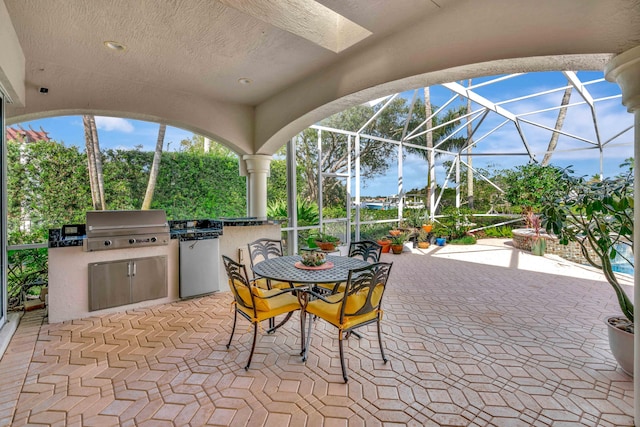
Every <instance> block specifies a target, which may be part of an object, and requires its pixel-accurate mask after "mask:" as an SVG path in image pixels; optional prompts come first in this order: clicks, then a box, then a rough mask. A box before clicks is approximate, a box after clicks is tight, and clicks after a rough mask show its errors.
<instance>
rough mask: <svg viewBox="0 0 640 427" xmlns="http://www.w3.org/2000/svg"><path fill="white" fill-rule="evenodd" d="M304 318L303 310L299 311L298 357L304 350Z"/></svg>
mask: <svg viewBox="0 0 640 427" xmlns="http://www.w3.org/2000/svg"><path fill="white" fill-rule="evenodd" d="M305 321H306V316H305V312H304V310H300V339H301V341H300V356H302V355H303V354H304V350H305V346H304V344H305V339H304V326H305Z"/></svg>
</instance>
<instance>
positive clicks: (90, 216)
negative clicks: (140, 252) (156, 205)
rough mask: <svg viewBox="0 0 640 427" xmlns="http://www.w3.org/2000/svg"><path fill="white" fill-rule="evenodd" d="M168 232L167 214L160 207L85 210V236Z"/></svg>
mask: <svg viewBox="0 0 640 427" xmlns="http://www.w3.org/2000/svg"><path fill="white" fill-rule="evenodd" d="M168 232H169V223H168V222H167V216H166V214H165V211H163V210H161V209H153V210H144V211H143V210H140V211H88V212H87V238H92V237H106V236H130V235H137V234H151V233H168Z"/></svg>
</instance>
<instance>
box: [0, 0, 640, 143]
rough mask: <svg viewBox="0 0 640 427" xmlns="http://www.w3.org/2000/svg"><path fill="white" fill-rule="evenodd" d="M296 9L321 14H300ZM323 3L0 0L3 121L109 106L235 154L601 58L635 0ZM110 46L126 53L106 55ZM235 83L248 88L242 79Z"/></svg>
mask: <svg viewBox="0 0 640 427" xmlns="http://www.w3.org/2000/svg"><path fill="white" fill-rule="evenodd" d="M306 3H307V4H308V10H310V11H311V10H315V11H316V12H314V14H312V15H309V16H306V17H305V15H304V12H305V10H306V9H305V4H306ZM318 3H319V4H316V2H311V1H308V0H278V1H276V0H270V1H266V0H246V1H240V0H222V1H213V0H164V1H163V0H137V1H130V0H91V1H79V0H78V1H76V0H69V1H51V0H4V5H5V6H6V15H7V16H8V19H5V20H4V21H2V20H1V18H2V13H0V24H8V25H4V27H5V28H4V30H0V48H2V47H3V46H4V45H8V46H11V41H12V37H15V38H16V39H17V40H18V43H19V49H20V50H21V51H22V55H23V57H24V58H23V60H24V64H23V67H24V76H22V80H20V79H18V78H15V76H13V78H12V73H11V72H10V70H11V68H12V66H17V65H20V64H16V62H20V59H19V57H20V56H19V55H14V57H13V58H8V57H5V58H4V59H3V58H2V55H0V83H2V82H4V86H5V91H6V92H8V94H9V96H10V97H11V100H12V104H11V105H9V107H8V109H7V122H8V123H12V122H16V121H21V120H25V119H33V118H38V117H44V116H48V115H60V114H79V113H82V112H88V113H94V114H103V115H116V116H117V115H120V116H126V117H132V118H140V119H146V120H155V121H163V122H165V123H168V124H172V125H174V126H180V127H183V128H185V129H190V130H193V131H194V132H198V133H201V134H204V135H208V136H212V137H214V138H216V139H218V140H219V141H221V142H223V143H226V144H227V145H229V146H230V147H232V148H234V149H235V150H236V151H237V152H239V153H256V152H273V151H274V150H275V149H276V148H277V147H278V146H280V145H282V144H283V143H284V142H285V141H286V139H287V138H290V137H291V136H292V135H293V134H295V133H296V132H297V131H299V130H300V129H301V128H304V127H306V126H308V125H309V124H312V123H313V122H314V121H316V120H318V119H320V118H322V117H324V116H326V115H328V114H330V113H332V112H335V111H337V109H343V108H344V107H346V106H349V105H353V104H354V103H357V102H360V101H361V100H362V98H366V97H367V96H370V97H375V96H379V95H384V94H387V93H390V92H393V91H397V90H398V89H408V88H410V87H415V85H419V84H425V83H428V82H429V81H431V80H433V81H434V82H435V81H437V80H442V79H445V78H446V77H445V75H446V74H443V75H442V76H440V75H438V74H437V73H439V72H443V71H444V72H446V73H449V75H451V70H454V69H455V70H460V69H461V68H460V67H463V68H462V70H463V72H462V73H460V74H465V71H464V70H466V68H464V67H467V66H468V67H469V70H473V69H474V67H475V69H476V70H477V69H485V70H490V71H491V72H497V71H506V69H507V68H518V66H519V65H518V64H519V63H520V64H526V66H525V68H526V67H528V68H533V69H535V68H540V69H545V68H546V67H554V66H558V67H561V66H565V67H567V66H569V65H568V64H571V63H572V61H573V62H580V61H581V62H582V63H585V64H586V65H587V67H588V68H589V67H591V68H597V67H599V66H601V64H602V61H603V58H608V57H609V56H610V55H612V54H615V53H619V52H621V51H623V50H626V49H628V48H631V47H633V46H635V45H637V44H640V2H639V1H637V0H610V1H608V2H601V1H598V0H566V1H564V2H560V3H558V2H555V1H550V0H549V1H540V2H531V3H535V5H533V4H530V2H515V3H514V2H511V1H508V0H490V1H489V0H488V1H487V2H482V3H481V2H476V1H469V0H434V1H426V0H393V1H388V0H351V1H342V0H321V1H319V2H318ZM0 6H1V5H0ZM324 9H326V10H329V9H330V10H332V11H333V12H336V13H337V14H339V15H341V16H343V17H344V20H348V21H349V22H351V23H352V24H353V25H354V26H353V27H350V28H351V29H350V30H349V31H347V32H349V33H350V34H351V33H353V32H354V31H355V33H357V34H355V36H354V37H355V39H354V40H356V41H357V40H360V41H358V42H356V43H355V44H353V45H352V46H351V47H348V48H344V49H343V50H340V49H341V47H340V46H343V45H342V44H341V43H342V42H341V41H339V40H338V39H339V38H340V37H341V35H340V32H339V31H338V30H336V27H335V26H332V25H327V28H324V26H325V22H327V21H323V20H322V19H320V18H321V17H319V16H317V15H318V12H317V11H318V10H324ZM289 11H290V12H289ZM0 12H3V11H2V10H0ZM294 12H295V13H294ZM341 19H342V18H341ZM11 26H13V32H12V31H11V28H10V27H11ZM0 27H2V25H0ZM339 28H342V27H339ZM354 28H355V30H354ZM336 31H337V32H336ZM369 32H370V33H371V34H370V35H367V33H369ZM351 35H353V34H351ZM325 39H327V40H329V41H327V42H326V43H327V44H325ZM108 40H112V41H117V42H120V43H122V44H124V45H125V46H126V50H124V51H122V52H116V51H112V50H109V49H107V48H105V47H104V45H103V42H105V41H108ZM314 40H315V42H314ZM317 43H320V44H325V45H326V46H336V49H331V48H326V47H322V46H321V45H320V44H317ZM334 50H336V51H337V52H336V51H334ZM8 51H10V50H8ZM572 55H573V56H572ZM576 55H577V56H576ZM603 55H604V56H603ZM607 55H609V56H607ZM531 57H541V61H540V62H539V64H541V65H540V66H538V67H536V64H537V63H536V62H535V61H534V64H533V65H532V63H531V61H530V60H529V61H528V62H526V61H525V62H522V61H521V62H519V63H518V62H517V61H514V62H512V63H511V62H510V63H508V64H504V66H503V67H502V68H500V67H497V68H496V67H491V66H488V65H482V64H487V63H491V62H492V61H505V60H508V59H518V58H520V59H521V58H531ZM549 57H551V58H554V57H563V58H570V59H569V60H568V61H565V60H564V59H562V60H558V61H555V60H553V59H551V60H550V59H548V58H549ZM581 57H583V58H582V59H580V58H581ZM16 58H18V60H17V61H16ZM584 58H586V59H584ZM562 64H565V65H562ZM503 69H504V70H503ZM18 70H19V72H18V73H17V74H20V73H21V72H22V71H21V69H20V68H19V67H18ZM3 73H4V75H3ZM13 74H16V73H15V72H14V73H13ZM425 76H426V77H425ZM243 78H245V79H249V80H250V81H251V83H250V84H241V83H239V79H243ZM442 81H444V80H442ZM7 82H8V83H7ZM402 82H405V83H402ZM21 85H23V86H24V87H23V88H21V87H20V86H21ZM407 85H413V86H407ZM40 87H47V88H49V93H48V95H46V96H43V95H41V94H40V93H39V92H38V89H39V88H40ZM12 89H13V90H12ZM12 94H13V96H12Z"/></svg>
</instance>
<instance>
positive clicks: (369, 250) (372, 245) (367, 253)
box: [318, 240, 382, 294]
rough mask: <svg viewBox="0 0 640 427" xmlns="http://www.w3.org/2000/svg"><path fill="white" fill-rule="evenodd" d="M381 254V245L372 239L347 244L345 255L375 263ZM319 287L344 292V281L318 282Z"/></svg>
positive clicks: (334, 291)
mask: <svg viewBox="0 0 640 427" xmlns="http://www.w3.org/2000/svg"><path fill="white" fill-rule="evenodd" d="M380 254H382V246H380V245H379V244H378V243H377V242H374V241H373V240H360V241H358V242H351V243H350V244H349V252H348V254H347V256H349V257H351V258H362V259H363V260H364V261H367V262H371V263H376V262H378V261H380ZM318 286H319V287H322V288H324V289H327V290H329V292H330V293H332V294H335V293H337V292H344V288H345V286H346V283H336V284H334V285H331V284H318Z"/></svg>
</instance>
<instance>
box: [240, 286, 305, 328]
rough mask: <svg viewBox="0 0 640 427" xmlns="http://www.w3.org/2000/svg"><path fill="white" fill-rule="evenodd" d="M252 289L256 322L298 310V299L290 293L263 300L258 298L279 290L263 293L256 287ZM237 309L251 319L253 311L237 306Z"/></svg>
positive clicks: (263, 291)
mask: <svg viewBox="0 0 640 427" xmlns="http://www.w3.org/2000/svg"><path fill="white" fill-rule="evenodd" d="M252 289H253V292H254V294H255V301H256V316H257V319H256V320H257V321H258V322H262V321H263V320H267V319H270V318H272V317H275V316H278V315H280V314H283V313H288V312H290V311H294V310H298V309H300V302H298V298H297V297H295V296H293V295H291V294H290V293H287V294H282V295H278V296H276V297H273V298H269V299H263V298H259V296H263V297H265V296H269V295H273V294H274V293H278V292H280V290H279V289H272V290H268V291H265V290H263V289H260V288H256V287H253V288H252ZM237 307H238V309H240V310H242V311H243V312H244V313H245V314H246V315H247V316H249V317H250V318H251V317H253V310H252V309H251V308H247V307H242V306H239V305H237Z"/></svg>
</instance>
